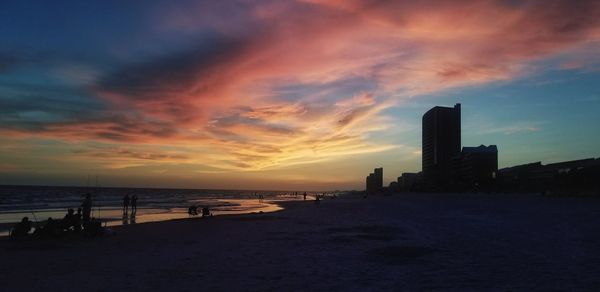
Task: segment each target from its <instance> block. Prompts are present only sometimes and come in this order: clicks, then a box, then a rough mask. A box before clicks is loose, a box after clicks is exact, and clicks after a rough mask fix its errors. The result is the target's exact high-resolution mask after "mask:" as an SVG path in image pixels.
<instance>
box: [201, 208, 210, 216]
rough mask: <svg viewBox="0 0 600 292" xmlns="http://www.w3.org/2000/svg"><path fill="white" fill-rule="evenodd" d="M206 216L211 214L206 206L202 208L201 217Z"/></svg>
mask: <svg viewBox="0 0 600 292" xmlns="http://www.w3.org/2000/svg"><path fill="white" fill-rule="evenodd" d="M208 216H212V215H211V214H210V209H208V207H204V208H202V217H208Z"/></svg>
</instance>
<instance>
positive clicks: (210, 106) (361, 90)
mask: <svg viewBox="0 0 600 292" xmlns="http://www.w3.org/2000/svg"><path fill="white" fill-rule="evenodd" d="M416 2H418V4H417V3H416ZM599 52H600V1H583V0H581V1H579V0H578V1H552V0H540V1H519V0H504V1H488V0H474V1H442V0H440V1H358V0H348V1H342V0H338V1H336V0H322V1H321V0H315V1H281V0H273V1H269V0H266V1H3V2H2V3H0V184H37V185H85V184H86V180H87V177H88V176H96V175H97V176H99V177H100V180H101V184H102V185H104V186H136V187H144V186H147V187H187V188H223V189H291V190H303V189H311V190H319V189H362V188H364V186H363V184H364V177H365V176H366V175H367V174H368V173H369V172H370V171H372V169H373V168H375V167H380V166H382V167H383V168H384V184H386V185H387V184H388V183H389V182H390V181H391V180H395V179H396V177H397V176H399V175H400V174H401V173H402V172H417V171H420V170H421V152H420V151H421V117H422V115H423V113H425V112H426V111H427V110H428V109H429V108H431V107H433V106H435V105H444V106H453V105H454V104H455V103H459V102H460V103H462V125H463V134H462V135H463V139H462V140H463V142H462V144H463V146H478V145H480V144H486V145H488V144H496V145H498V149H499V166H500V167H506V166H512V165H516V164H522V163H528V162H534V161H542V162H543V163H550V162H557V161H564V160H573V159H581V158H589V157H598V156H600V53H599Z"/></svg>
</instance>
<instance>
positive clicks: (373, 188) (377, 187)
mask: <svg viewBox="0 0 600 292" xmlns="http://www.w3.org/2000/svg"><path fill="white" fill-rule="evenodd" d="M366 183H367V193H374V192H378V191H381V189H383V167H380V168H375V169H374V170H373V172H372V173H370V174H369V175H368V176H367V179H366Z"/></svg>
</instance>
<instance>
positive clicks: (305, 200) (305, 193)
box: [304, 192, 306, 201]
mask: <svg viewBox="0 0 600 292" xmlns="http://www.w3.org/2000/svg"><path fill="white" fill-rule="evenodd" d="M304 200H305V201H306V192H304Z"/></svg>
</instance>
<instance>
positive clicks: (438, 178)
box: [366, 104, 600, 193]
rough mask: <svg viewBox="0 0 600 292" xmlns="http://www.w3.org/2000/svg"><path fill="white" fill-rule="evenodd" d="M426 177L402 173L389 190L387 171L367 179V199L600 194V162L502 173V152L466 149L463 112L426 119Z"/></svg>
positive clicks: (435, 113)
mask: <svg viewBox="0 0 600 292" xmlns="http://www.w3.org/2000/svg"><path fill="white" fill-rule="evenodd" d="M422 126H423V128H422V131H423V132H422V171H421V172H419V173H402V175H401V176H400V177H398V180H397V181H393V182H391V183H390V184H389V186H388V187H387V188H385V189H384V188H383V168H377V169H375V171H374V172H373V173H371V174H369V176H368V177H367V181H366V190H367V193H374V192H381V191H385V190H389V191H486V192H489V191H504V192H543V193H547V192H561V191H562V192H564V191H566V190H569V191H572V190H578V191H579V192H580V193H581V192H587V191H586V190H589V191H590V192H596V193H598V184H599V182H600V158H599V159H594V158H589V159H583V160H575V161H567V162H561V163H553V164H548V165H542V164H541V162H536V163H530V164H524V165H518V166H514V167H508V168H504V169H500V170H498V147H497V146H496V145H489V146H485V145H479V146H476V147H462V145H461V107H460V104H456V105H455V106H454V107H441V106H436V107H433V108H432V109H430V110H429V111H427V112H426V113H425V114H424V115H423V120H422Z"/></svg>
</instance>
